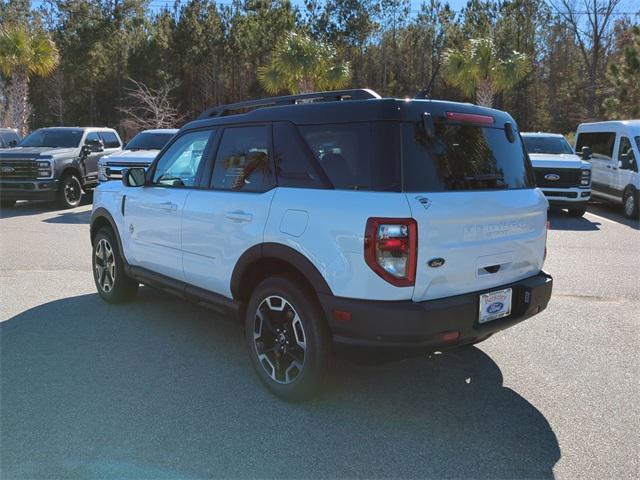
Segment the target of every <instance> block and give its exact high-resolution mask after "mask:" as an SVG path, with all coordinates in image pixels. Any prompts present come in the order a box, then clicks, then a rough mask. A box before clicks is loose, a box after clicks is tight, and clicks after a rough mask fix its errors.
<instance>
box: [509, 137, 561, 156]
mask: <svg viewBox="0 0 640 480" xmlns="http://www.w3.org/2000/svg"><path fill="white" fill-rule="evenodd" d="M522 139H523V140H524V147H525V148H526V149H527V152H529V153H548V154H549V155H561V154H563V153H573V150H572V149H571V145H569V142H567V141H566V140H565V139H564V137H529V136H524V137H522Z"/></svg>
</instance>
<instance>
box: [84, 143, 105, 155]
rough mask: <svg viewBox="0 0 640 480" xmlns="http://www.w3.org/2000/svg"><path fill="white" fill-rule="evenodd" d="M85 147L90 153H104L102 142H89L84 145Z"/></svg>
mask: <svg viewBox="0 0 640 480" xmlns="http://www.w3.org/2000/svg"><path fill="white" fill-rule="evenodd" d="M84 146H85V147H86V148H87V150H88V151H89V152H90V153H95V152H102V151H104V144H103V143H102V141H100V140H87V141H86V142H85V143H84Z"/></svg>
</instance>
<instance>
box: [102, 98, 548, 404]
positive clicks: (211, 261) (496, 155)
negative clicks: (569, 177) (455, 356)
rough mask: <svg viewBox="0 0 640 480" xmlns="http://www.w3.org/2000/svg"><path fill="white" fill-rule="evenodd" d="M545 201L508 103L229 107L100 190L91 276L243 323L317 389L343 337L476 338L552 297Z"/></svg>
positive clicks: (292, 374) (296, 377)
mask: <svg viewBox="0 0 640 480" xmlns="http://www.w3.org/2000/svg"><path fill="white" fill-rule="evenodd" d="M547 207H548V203H547V200H546V199H545V197H544V196H543V194H542V193H541V192H540V190H538V189H536V188H535V180H534V178H533V173H532V169H531V164H530V161H529V159H528V157H527V154H526V152H525V151H524V148H523V145H522V140H521V139H520V135H519V133H518V130H517V127H516V124H515V122H514V120H513V119H512V118H511V117H510V116H509V115H508V114H506V113H504V112H501V111H498V110H492V109H487V108H481V107H477V106H474V105H470V104H460V103H453V102H443V101H430V100H395V99H383V98H380V97H379V96H378V95H377V94H376V93H374V92H371V91H369V90H346V91H337V92H323V93H312V94H304V95H298V96H290V97H278V98H270V99H264V100H256V101H249V102H243V103H239V104H233V105H226V106H221V107H217V108H213V109H210V110H207V111H205V112H204V113H203V114H202V115H201V117H200V118H199V119H198V120H196V121H193V122H191V123H189V124H187V125H186V126H184V127H183V128H182V129H181V130H180V132H179V133H178V134H177V135H176V136H175V137H174V138H173V139H172V141H171V142H170V143H169V144H168V145H167V146H166V147H165V148H164V149H163V150H162V152H161V153H160V154H159V155H158V157H157V158H156V160H155V161H154V162H153V164H152V165H151V166H150V167H149V169H148V170H147V171H146V172H145V170H144V169H138V168H133V169H129V170H127V171H125V172H124V174H123V179H122V183H119V182H106V183H103V184H101V185H100V186H99V187H98V188H97V189H96V196H95V199H94V209H93V213H92V219H91V243H92V245H93V256H92V258H93V272H94V279H95V283H96V286H97V290H98V292H99V294H100V295H101V296H102V298H103V299H104V300H106V301H108V302H121V301H124V300H127V299H130V298H132V296H133V295H134V294H135V292H136V290H137V288H138V285H139V283H143V284H146V285H150V286H154V287H157V288H160V289H163V290H166V291H170V292H173V293H175V294H177V295H179V296H181V297H183V298H186V299H189V300H193V301H195V302H198V303H201V304H205V305H210V306H212V307H213V308H216V309H219V310H223V311H233V312H237V313H238V314H239V315H240V317H241V318H242V319H243V321H244V326H245V336H246V344H247V348H248V351H249V355H250V357H251V360H252V363H253V365H254V367H255V370H256V372H257V374H258V376H259V378H260V379H261V380H262V382H263V383H264V384H265V385H266V386H267V388H268V389H269V390H270V391H271V392H273V393H274V394H276V395H278V396H280V397H281V398H283V399H286V400H298V399H302V398H306V397H308V396H309V395H311V394H312V393H313V392H314V390H315V389H316V388H317V387H318V386H319V385H321V383H322V378H323V375H324V374H325V372H326V371H327V367H328V365H329V363H330V357H331V352H332V347H333V345H338V344H339V345H347V346H361V347H373V348H405V349H412V350H413V349H417V350H423V351H424V350H435V349H440V348H443V347H451V346H456V345H464V344H471V343H477V342H479V341H482V340H483V339H485V338H487V337H489V336H490V335H491V334H493V333H494V332H497V331H499V330H502V329H505V328H507V327H510V326H512V325H514V324H516V323H518V322H521V321H522V320H525V319H527V318H529V317H531V316H532V315H535V314H537V313H538V312H540V311H541V310H543V309H544V308H545V307H546V306H547V303H548V302H549V298H550V295H551V286H552V279H551V277H550V276H549V275H547V274H546V273H544V272H543V271H542V265H543V262H544V258H545V254H546V252H545V249H546V235H547Z"/></svg>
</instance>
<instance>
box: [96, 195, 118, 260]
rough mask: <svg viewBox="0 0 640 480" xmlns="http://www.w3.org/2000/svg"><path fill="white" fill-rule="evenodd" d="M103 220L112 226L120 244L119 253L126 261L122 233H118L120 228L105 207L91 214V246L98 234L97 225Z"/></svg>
mask: <svg viewBox="0 0 640 480" xmlns="http://www.w3.org/2000/svg"><path fill="white" fill-rule="evenodd" d="M101 219H104V220H106V221H107V223H108V224H109V225H110V226H111V229H112V230H113V233H114V234H115V235H116V242H118V251H119V252H120V254H121V255H122V258H123V259H124V250H123V248H122V239H121V238H120V232H119V231H118V226H117V225H116V222H115V220H114V219H113V217H112V216H111V214H110V213H109V211H108V210H107V209H106V208H104V207H98V208H96V209H95V210H94V211H93V213H92V214H91V221H90V222H89V224H90V227H89V234H90V238H91V244H92V245H93V238H94V237H95V235H96V234H97V233H98V232H97V231H96V223H97V221H98V220H101Z"/></svg>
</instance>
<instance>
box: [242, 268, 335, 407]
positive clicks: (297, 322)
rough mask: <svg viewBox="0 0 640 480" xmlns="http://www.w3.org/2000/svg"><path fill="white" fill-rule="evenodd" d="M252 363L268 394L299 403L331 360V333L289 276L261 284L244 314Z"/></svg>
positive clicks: (314, 303)
mask: <svg viewBox="0 0 640 480" xmlns="http://www.w3.org/2000/svg"><path fill="white" fill-rule="evenodd" d="M245 337H246V341H247V347H248V349H249V356H250V357H251V362H252V363H253V366H254V368H255V370H256V373H257V374H258V377H260V380H261V381H262V383H263V384H264V385H265V386H266V387H267V389H268V390H269V391H270V392H271V393H273V394H274V395H276V396H277V397H279V398H281V399H283V400H285V401H289V402H291V401H301V400H305V399H308V398H310V397H311V396H313V395H314V394H315V393H316V392H317V390H318V389H319V388H320V387H321V386H322V383H323V379H324V378H325V375H326V373H327V371H328V367H329V362H330V358H331V343H330V336H329V329H328V327H327V325H326V323H325V319H324V315H323V313H322V310H321V308H320V305H319V304H318V301H317V299H316V298H315V297H314V295H313V294H312V293H311V292H308V291H306V289H304V288H302V287H301V286H300V281H299V280H297V279H296V278H295V277H293V276H288V275H283V276H275V277H270V278H267V279H266V280H263V281H262V282H261V283H260V284H259V285H258V287H257V288H256V289H255V290H254V291H253V293H252V295H251V298H250V300H249V303H248V305H247V309H246V316H245Z"/></svg>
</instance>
